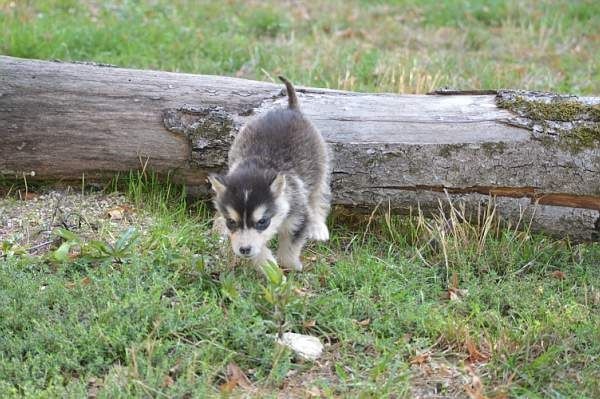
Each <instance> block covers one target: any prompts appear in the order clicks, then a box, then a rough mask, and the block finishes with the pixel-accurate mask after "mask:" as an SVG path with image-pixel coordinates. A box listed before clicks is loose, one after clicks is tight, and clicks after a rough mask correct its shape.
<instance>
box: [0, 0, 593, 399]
mask: <svg viewBox="0 0 600 399" xmlns="http://www.w3.org/2000/svg"><path fill="white" fill-rule="evenodd" d="M599 4H600V3H598V2H597V1H574V2H567V1H548V0H544V1H536V2H525V1H507V2H504V1H489V2H479V1H449V2H439V1H422V2H409V1H400V0H398V1H341V0H333V1H327V2H324V1H315V2H304V3H301V2H297V3H296V2H275V1H264V2H257V1H250V2H241V1H239V2H238V1H227V2H209V1H199V2H195V1H194V2H192V1H181V0H179V1H170V2H167V1H153V2H149V1H148V2H141V1H110V2H92V1H84V2H80V1H48V0H42V1H35V2H34V1H14V2H13V1H7V0H0V53H2V54H6V55H12V56H17V57H26V58H27V57H31V58H40V59H54V58H58V59H66V60H88V61H90V60H91V61H96V62H104V63H112V64H117V65H120V66H124V67H134V68H154V69H161V70H173V71H182V72H191V73H209V74H219V75H235V76H241V77H245V78H251V79H261V80H270V79H271V76H276V75H277V74H279V73H285V74H286V75H288V76H289V77H290V78H292V79H293V80H294V81H296V82H298V83H299V84H304V85H314V86H322V87H331V88H342V89H350V90H359V91H379V92H381V91H390V92H406V93H423V92H427V91H429V90H431V89H434V88H438V87H441V86H445V85H449V86H453V87H457V88H465V89H477V88H498V87H514V88H520V89H536V90H547V91H548V90H549V91H559V92H569V93H574V94H598V93H599V92H600V90H599V89H600V68H599V65H600V48H599V45H598V42H599V41H598V33H597V30H598V29H597V27H598V26H600V5H599ZM9 183H10V182H9ZM12 188H14V187H12ZM118 188H119V189H121V190H122V191H124V192H126V193H127V194H128V196H129V198H130V199H131V201H132V202H133V203H134V204H135V205H136V207H137V208H138V209H139V211H140V212H143V213H145V214H147V215H148V216H149V217H150V218H152V220H153V223H151V226H150V227H149V228H142V227H140V228H139V231H137V232H136V233H134V234H131V236H129V237H125V238H127V239H124V240H122V245H120V246H119V250H118V251H117V252H118V253H117V252H115V251H112V250H111V251H112V252H111V251H109V252H106V251H104V252H103V248H105V245H108V244H110V245H112V246H113V249H115V248H114V247H115V246H117V245H116V244H115V241H116V239H117V238H118V237H114V238H111V237H110V235H107V234H105V232H99V233H98V237H96V241H97V242H96V243H93V242H91V241H84V242H75V241H73V242H72V244H73V248H74V249H76V251H75V252H74V253H72V255H73V256H72V257H67V256H66V254H64V253H62V255H61V252H60V251H59V248H60V247H59V246H57V247H55V248H53V249H52V251H51V252H50V253H48V254H46V255H43V256H36V257H33V256H29V255H26V254H23V251H22V250H21V249H20V248H17V247H14V246H13V247H11V246H10V244H3V247H2V251H1V253H0V392H2V396H3V397H11V396H15V397H17V396H19V397H20V396H29V397H83V396H86V395H88V394H90V395H91V394H92V393H97V394H98V397H111V398H112V397H149V396H150V397H165V396H166V397H203V396H220V395H221V393H220V391H219V386H220V385H222V384H223V383H224V382H225V380H226V377H225V372H226V366H227V364H229V363H230V362H234V363H236V364H237V365H239V366H240V368H241V369H242V370H243V371H244V372H246V373H247V374H248V376H249V378H250V380H251V381H252V382H253V383H254V384H255V386H256V389H257V391H255V392H254V393H253V395H254V396H258V397H264V396H267V397H268V396H275V395H276V394H277V393H278V392H281V391H286V392H292V393H296V394H298V395H300V396H305V395H307V392H308V391H307V390H308V389H309V388H311V387H318V388H319V389H320V392H321V393H322V394H323V395H324V396H327V397H339V396H342V397H359V396H360V397H386V396H392V394H394V395H397V396H398V397H411V396H412V393H411V389H412V387H414V386H419V385H424V384H425V385H427V384H430V385H431V384H433V386H435V384H436V381H437V380H436V379H435V378H434V379H431V380H428V381H422V380H421V379H419V378H415V375H416V374H415V373H416V371H415V369H418V368H419V367H421V368H423V369H427V368H428V367H429V366H431V365H433V364H435V363H436V362H439V361H442V360H443V361H445V362H448V363H449V364H452V365H455V367H456V368H457V370H459V371H461V372H462V373H464V374H465V375H467V376H468V375H469V372H468V371H466V366H467V365H468V363H469V361H470V360H473V359H474V357H477V356H482V357H483V359H480V360H483V362H482V363H481V364H479V366H477V367H475V371H474V373H476V374H477V375H478V376H479V377H480V378H481V379H482V382H483V387H484V388H483V392H484V393H485V394H486V395H488V396H490V397H493V396H495V397H498V398H499V397H506V396H503V395H508V396H510V397H529V398H534V397H555V398H564V397H588V398H594V397H598V396H600V388H599V386H598V383H597V381H598V380H600V366H599V365H600V361H599V360H600V359H599V357H600V332H599V331H600V291H599V287H600V245H599V244H597V243H596V244H582V245H574V244H571V243H570V242H569V241H568V240H555V239H550V238H548V237H545V236H542V235H535V234H530V233H529V232H527V231H521V232H516V231H514V230H512V229H510V228H506V227H503V228H499V227H498V226H497V225H496V224H495V223H490V224H481V225H466V224H463V223H460V222H459V220H460V215H458V214H453V215H451V216H452V217H453V219H452V220H453V223H452V228H450V229H448V228H447V226H448V221H447V220H446V219H443V218H441V217H440V218H438V219H433V220H428V219H424V218H422V217H421V216H419V215H415V216H413V217H410V218H400V217H396V216H390V215H386V214H385V213H382V214H377V215H375V218H374V219H373V220H371V221H368V220H366V219H363V218H359V217H355V216H352V217H348V216H346V215H343V214H341V213H335V214H334V215H333V216H332V217H331V218H330V226H331V227H332V239H331V241H330V242H329V243H327V244H323V245H313V246H311V247H310V248H308V249H307V250H306V251H305V254H306V255H307V259H306V263H307V265H308V270H307V271H305V272H303V273H292V274H289V275H288V276H287V278H288V279H287V282H286V284H287V285H286V287H289V288H290V289H291V292H293V293H295V294H294V295H293V298H292V300H291V301H290V303H289V304H287V305H285V306H283V308H284V312H283V316H282V317H280V316H278V315H277V314H276V312H275V309H274V306H273V304H271V303H269V301H267V300H266V299H265V297H264V287H265V286H267V285H268V282H267V279H266V278H265V276H264V275H263V274H262V273H261V272H260V271H257V270H255V269H253V268H251V267H247V266H244V265H238V266H237V267H233V265H232V262H231V259H230V258H229V257H228V256H227V255H225V254H223V253H222V251H221V249H220V245H219V244H218V243H217V242H216V241H215V240H214V238H213V237H211V235H210V210H209V208H210V207H209V206H207V204H203V203H194V204H190V203H188V202H187V200H186V197H185V195H184V193H183V192H182V190H181V189H180V188H178V187H175V186H173V185H166V184H164V183H159V182H158V181H156V180H155V179H154V178H152V177H150V178H148V177H144V176H136V175H132V176H129V177H128V178H127V179H126V184H124V185H121V184H120V185H118ZM78 190H79V189H78ZM12 191H14V190H12ZM0 206H1V203H0ZM0 211H1V209H0ZM488 220H489V221H490V222H493V219H491V218H490V219H488ZM74 233H75V234H76V233H77V232H76V231H75V232H74ZM68 245H69V246H70V245H71V244H68ZM78 248H79V250H78ZM57 251H58V255H57ZM449 288H450V291H452V293H453V295H455V296H456V297H458V300H449V299H448V298H447V296H448V290H449ZM281 321H283V322H284V327H285V329H286V330H288V331H294V332H301V333H308V334H311V335H315V336H317V337H319V338H320V339H321V340H322V341H323V342H326V343H328V346H327V348H326V354H325V356H324V359H322V360H321V361H320V362H319V363H310V362H299V361H296V360H294V357H293V355H292V354H291V353H290V352H288V351H284V350H282V349H281V348H279V347H278V346H276V345H275V344H274V343H273V339H272V335H273V334H275V333H276V332H277V331H278V329H279V323H280V322H281ZM313 321H314V323H313ZM313 324H314V325H313ZM423 353H428V354H429V355H430V357H431V361H430V362H425V363H424V364H422V365H421V366H418V365H411V362H412V363H415V362H416V361H415V359H418V355H421V354H423ZM477 353H479V355H478V354H477ZM416 363H418V362H416ZM290 372H292V373H294V372H295V373H296V374H295V375H293V376H289V375H290ZM435 377H436V378H438V379H442V380H443V378H442V377H440V375H437V376H435ZM302 381H304V382H305V384H306V386H304V387H302V386H301V382H302ZM445 389H450V388H448V387H445V386H443V387H442V392H441V393H440V394H443V393H444V392H445V391H444V390H445ZM454 389H455V390H457V391H462V390H463V387H462V386H461V385H460V384H459V385H458V386H454ZM238 392H239V391H238Z"/></svg>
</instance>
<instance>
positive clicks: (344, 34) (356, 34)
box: [335, 28, 365, 39]
mask: <svg viewBox="0 0 600 399" xmlns="http://www.w3.org/2000/svg"><path fill="white" fill-rule="evenodd" d="M335 35H336V36H337V37H340V38H342V39H349V38H363V37H365V32H364V31H363V30H361V29H358V30H356V29H352V28H347V29H344V30H339V31H337V32H335Z"/></svg>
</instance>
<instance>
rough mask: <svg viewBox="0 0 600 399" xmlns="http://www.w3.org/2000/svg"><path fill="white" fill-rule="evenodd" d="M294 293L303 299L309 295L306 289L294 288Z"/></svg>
mask: <svg viewBox="0 0 600 399" xmlns="http://www.w3.org/2000/svg"><path fill="white" fill-rule="evenodd" d="M294 293H295V294H296V295H298V296H299V297H305V296H308V295H309V292H308V291H307V290H306V289H304V288H298V287H296V288H294Z"/></svg>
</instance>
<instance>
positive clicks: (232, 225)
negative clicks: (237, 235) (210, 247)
mask: <svg viewBox="0 0 600 399" xmlns="http://www.w3.org/2000/svg"><path fill="white" fill-rule="evenodd" d="M225 224H227V228H228V229H230V230H232V229H235V228H236V227H237V223H236V221H235V220H233V219H229V218H227V220H225Z"/></svg>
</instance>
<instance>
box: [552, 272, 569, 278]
mask: <svg viewBox="0 0 600 399" xmlns="http://www.w3.org/2000/svg"><path fill="white" fill-rule="evenodd" d="M552 277H554V278H555V279H557V280H564V279H565V278H567V275H566V274H565V272H562V271H560V270H555V271H553V272H552Z"/></svg>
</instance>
